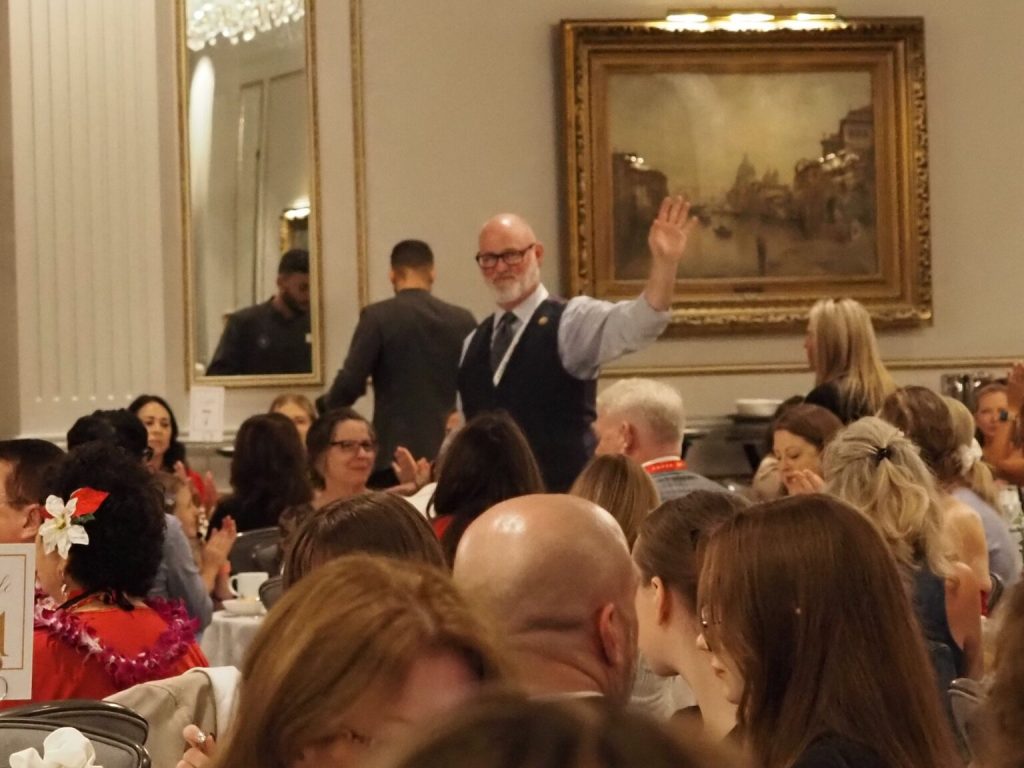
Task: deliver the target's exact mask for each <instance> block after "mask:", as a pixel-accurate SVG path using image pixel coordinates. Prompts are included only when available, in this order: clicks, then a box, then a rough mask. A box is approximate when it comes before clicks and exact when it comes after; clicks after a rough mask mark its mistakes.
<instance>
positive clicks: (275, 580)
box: [260, 576, 284, 611]
mask: <svg viewBox="0 0 1024 768" xmlns="http://www.w3.org/2000/svg"><path fill="white" fill-rule="evenodd" d="M283 594H284V580H283V579H282V578H281V577H280V576H271V577H270V578H269V579H267V580H266V581H264V582H263V583H262V584H261V585H260V602H261V603H263V607H264V608H266V609H267V610H268V611H269V610H270V609H271V608H273V607H274V603H276V602H277V601H278V600H280V599H281V595H283Z"/></svg>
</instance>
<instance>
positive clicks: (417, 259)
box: [391, 240, 434, 269]
mask: <svg viewBox="0 0 1024 768" xmlns="http://www.w3.org/2000/svg"><path fill="white" fill-rule="evenodd" d="M432 266H434V252H433V251H431V250H430V246H429V245H427V244H426V243H425V242H423V241H422V240H403V241H402V242H400V243H398V244H397V245H396V246H395V247H394V248H392V249H391V268H392V269H427V268H429V267H432Z"/></svg>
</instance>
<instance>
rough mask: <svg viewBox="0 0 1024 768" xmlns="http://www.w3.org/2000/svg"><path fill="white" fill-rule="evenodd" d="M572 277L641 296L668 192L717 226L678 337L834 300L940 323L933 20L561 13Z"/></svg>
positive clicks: (698, 248) (575, 287)
mask: <svg viewBox="0 0 1024 768" xmlns="http://www.w3.org/2000/svg"><path fill="white" fill-rule="evenodd" d="M561 32H562V41H563V63H562V67H563V76H564V108H565V126H564V127H565V143H566V158H567V195H568V219H569V227H568V236H569V243H568V254H569V258H568V270H569V275H568V278H569V279H568V283H569V287H570V290H571V292H572V293H573V294H579V293H586V294H590V295H593V296H598V297H601V298H608V299H619V298H625V297H630V296H635V295H636V294H637V292H638V291H639V290H640V287H641V286H642V284H643V279H644V276H645V274H646V269H647V265H646V261H645V259H646V258H649V257H648V256H647V250H646V240H645V238H646V231H647V227H648V226H649V224H650V221H651V218H652V217H653V215H654V212H656V210H657V205H658V203H659V201H660V199H661V198H662V196H663V195H665V194H684V195H686V196H687V197H689V199H690V200H691V202H692V203H693V205H694V208H693V210H694V212H695V213H696V214H697V215H698V217H699V218H700V226H699V227H698V228H697V230H696V232H695V234H694V236H693V240H692V242H691V244H690V246H689V248H688V252H687V256H686V258H685V259H684V263H683V265H682V266H681V268H680V276H679V280H678V282H677V287H676V296H675V300H674V302H673V322H672V325H671V326H670V330H669V333H671V334H672V335H677V336H678V335H697V334H709V333H723V332H733V331H764V332H791V331H797V330H800V331H802V330H803V329H804V328H805V326H806V321H807V313H808V310H809V308H810V306H811V305H812V304H813V303H814V301H816V300H817V299H819V298H821V297H823V296H836V297H838V296H848V297H852V298H856V299H858V300H859V301H861V302H862V303H863V304H864V305H865V306H867V307H868V309H869V310H870V311H871V314H872V316H873V318H874V320H875V323H876V326H878V327H900V326H903V327H906V326H915V325H923V324H928V323H930V322H931V320H932V295H931V255H930V235H929V204H928V153H927V150H928V136H927V126H926V120H925V62H924V26H923V22H922V20H921V19H917V18H862V19H848V20H847V24H846V26H845V27H844V28H839V29H829V30H810V31H809V30H799V31H793V30H774V31H759V32H727V31H711V32H695V31H682V30H680V29H679V28H677V27H676V26H674V25H673V24H672V23H670V22H661V21H598V22H595V21H563V22H562V25H561Z"/></svg>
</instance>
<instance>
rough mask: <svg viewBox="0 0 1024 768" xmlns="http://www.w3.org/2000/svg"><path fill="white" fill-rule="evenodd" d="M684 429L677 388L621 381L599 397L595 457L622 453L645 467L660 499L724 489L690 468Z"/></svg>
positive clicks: (595, 431)
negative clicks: (683, 450)
mask: <svg viewBox="0 0 1024 768" xmlns="http://www.w3.org/2000/svg"><path fill="white" fill-rule="evenodd" d="M685 425H686V414H685V410H684V408H683V398H682V396H680V394H679V392H677V391H676V390H675V389H674V388H672V387H670V386H669V385H668V384H663V383H662V382H660V381H655V380H653V379H622V380H621V381H617V382H616V383H615V384H612V385H611V386H610V387H608V388H607V389H605V390H603V391H602V392H601V393H600V394H599V395H598V397H597V419H596V420H595V421H594V424H593V430H594V434H595V435H596V436H597V448H596V449H595V453H597V454H598V455H600V454H606V453H620V454H623V455H625V456H628V457H629V458H631V459H633V460H634V461H636V462H637V463H639V464H641V465H642V466H643V468H644V469H645V470H646V471H647V473H648V474H649V475H650V476H651V479H652V480H654V484H655V485H656V486H658V493H659V494H660V495H661V499H662V501H668V500H669V499H675V498H678V497H680V496H685V495H686V494H688V493H690V492H692V491H698V490H703V491H725V489H724V488H723V487H722V486H720V485H718V483H715V482H713V481H711V480H708V479H707V478H706V477H704V476H703V475H698V474H697V473H696V472H691V471H690V470H689V469H687V468H686V461H685V460H684V459H683V457H682V448H683V431H684V429H685Z"/></svg>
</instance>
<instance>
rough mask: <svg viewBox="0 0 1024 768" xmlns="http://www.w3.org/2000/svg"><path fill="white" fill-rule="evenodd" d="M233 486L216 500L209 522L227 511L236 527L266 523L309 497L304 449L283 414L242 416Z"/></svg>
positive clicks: (214, 524) (273, 522)
mask: <svg viewBox="0 0 1024 768" xmlns="http://www.w3.org/2000/svg"><path fill="white" fill-rule="evenodd" d="M231 489H232V491H233V493H232V494H231V495H230V496H227V497H225V498H223V499H221V500H220V502H219V503H218V504H217V510H216V511H215V512H214V514H213V519H212V520H211V521H210V525H211V526H212V527H213V528H219V527H220V523H221V521H222V520H223V519H224V518H225V517H228V516H230V517H232V518H233V519H234V521H235V523H236V524H237V526H238V530H239V531H251V530H254V529H256V528H269V527H272V526H275V525H277V524H278V519H279V518H280V517H281V513H282V512H283V511H284V510H286V509H288V508H289V507H293V506H297V505H300V504H308V503H309V502H310V500H311V499H312V498H313V491H312V489H311V488H310V486H309V479H308V475H307V474H306V453H305V451H303V450H302V443H301V442H299V433H298V430H296V429H295V425H294V424H292V422H291V420H290V419H289V418H288V417H287V416H283V415H281V414H280V413H260V414H257V415H255V416H250V417H249V418H248V419H246V420H245V421H243V422H242V425H241V426H240V427H239V428H238V434H236V435H235V453H234V456H233V457H232V458H231Z"/></svg>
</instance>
